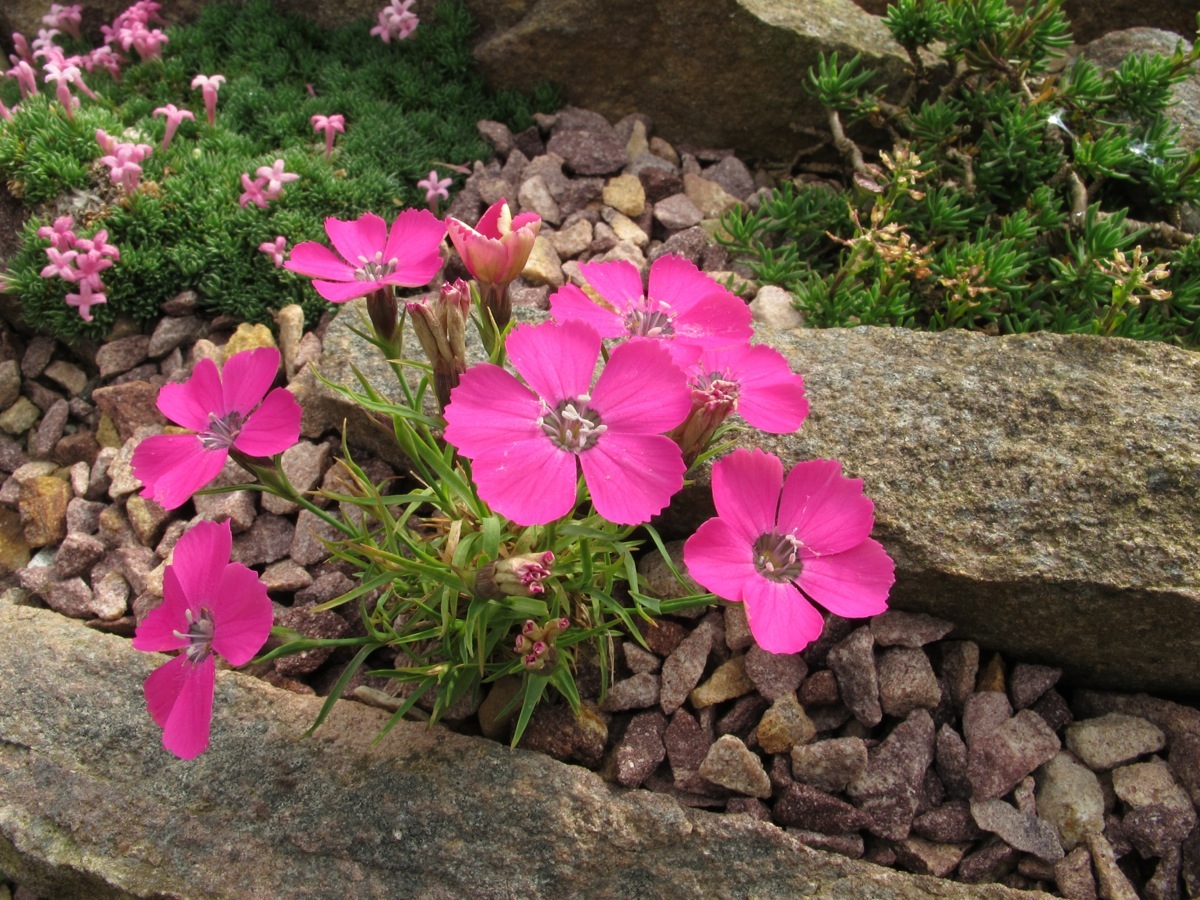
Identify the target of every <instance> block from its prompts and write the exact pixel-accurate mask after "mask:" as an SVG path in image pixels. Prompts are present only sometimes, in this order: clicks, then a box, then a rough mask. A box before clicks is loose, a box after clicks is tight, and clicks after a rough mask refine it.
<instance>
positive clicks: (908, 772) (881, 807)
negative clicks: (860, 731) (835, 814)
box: [847, 709, 934, 840]
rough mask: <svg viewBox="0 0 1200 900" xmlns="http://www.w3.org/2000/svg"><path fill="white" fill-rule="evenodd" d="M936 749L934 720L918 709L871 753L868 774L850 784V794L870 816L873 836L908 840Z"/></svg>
mask: <svg viewBox="0 0 1200 900" xmlns="http://www.w3.org/2000/svg"><path fill="white" fill-rule="evenodd" d="M933 746H934V725H933V719H932V718H930V715H929V713H928V712H927V711H925V710H923V709H919V710H917V711H916V712H914V713H912V714H911V715H910V716H909V717H908V718H907V719H905V720H904V721H903V722H901V723H900V724H899V725H897V726H896V727H895V728H894V729H892V733H891V734H889V735H888V736H887V738H885V739H884V741H883V742H882V743H881V744H880V745H879V746H878V747H875V748H873V749H872V750H871V751H870V753H869V759H868V762H867V768H866V771H865V772H864V773H863V774H862V776H860V777H859V778H856V779H855V780H854V781H853V782H851V784H850V786H849V789H848V791H847V793H848V794H849V795H850V798H851V799H852V800H854V802H855V804H856V805H857V806H858V807H859V809H862V810H865V811H866V812H867V813H869V814H870V816H871V819H872V824H871V826H870V828H871V833H872V834H875V835H878V836H879V837H883V838H890V839H892V840H900V839H903V838H906V837H908V833H909V830H910V829H911V827H912V821H913V818H914V816H915V815H916V811H917V804H918V802H919V799H920V792H921V784H922V782H923V781H924V779H925V771H926V770H927V769H928V768H929V765H930V763H932V762H933Z"/></svg>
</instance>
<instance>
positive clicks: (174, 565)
mask: <svg viewBox="0 0 1200 900" xmlns="http://www.w3.org/2000/svg"><path fill="white" fill-rule="evenodd" d="M232 549H233V534H232V531H231V529H230V526H229V522H227V521H226V522H222V523H220V524H217V523H216V522H197V523H196V524H195V525H193V526H192V527H191V528H189V529H188V530H187V532H185V533H184V535H183V537H181V538H180V539H179V542H178V543H177V544H176V545H175V552H174V554H173V555H172V557H171V565H169V566H168V567H167V570H168V571H170V572H173V573H174V575H175V577H176V578H177V579H178V583H179V588H180V590H182V591H183V595H184V596H185V597H186V598H187V602H188V606H189V607H190V608H191V610H192V612H193V613H199V612H200V610H201V609H202V608H203V607H209V608H210V609H211V607H212V604H213V602H214V598H216V597H218V596H219V594H220V590H221V578H222V576H223V575H224V573H225V567H226V566H228V565H229V554H230V551H231V550H232ZM217 602H219V601H217Z"/></svg>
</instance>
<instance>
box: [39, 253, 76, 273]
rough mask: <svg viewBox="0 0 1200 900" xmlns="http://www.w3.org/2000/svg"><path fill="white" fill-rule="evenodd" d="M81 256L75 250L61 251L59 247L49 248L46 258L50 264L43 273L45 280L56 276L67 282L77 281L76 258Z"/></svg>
mask: <svg viewBox="0 0 1200 900" xmlns="http://www.w3.org/2000/svg"><path fill="white" fill-rule="evenodd" d="M78 255H79V254H78V253H76V252H75V251H74V250H59V249H58V248H57V247H47V248H46V256H47V257H48V258H49V260H50V264H49V265H48V266H46V267H45V268H44V269H42V271H41V275H42V277H43V278H53V277H55V276H57V277H59V278H64V279H66V280H67V281H74V280H75V257H76V256H78Z"/></svg>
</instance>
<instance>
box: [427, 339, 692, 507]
mask: <svg viewBox="0 0 1200 900" xmlns="http://www.w3.org/2000/svg"><path fill="white" fill-rule="evenodd" d="M600 344H601V339H600V335H599V334H597V333H596V331H595V329H593V328H591V327H590V326H588V325H586V324H583V323H581V322H566V323H561V324H560V323H557V322H545V323H543V324H541V325H522V326H519V327H518V328H516V329H515V330H514V331H513V332H512V334H511V335H510V336H509V338H508V341H507V350H508V356H509V359H510V360H511V361H512V365H513V368H514V369H516V370H517V372H518V373H519V374H520V375H521V377H522V378H523V379H524V382H525V383H524V384H522V383H521V382H520V381H518V380H517V379H516V378H515V377H513V375H512V374H510V373H509V372H508V371H506V370H505V369H503V368H501V367H500V366H496V365H492V364H490V363H483V364H480V365H476V366H472V367H471V368H469V369H467V371H466V372H464V373H463V374H462V376H461V379H460V381H459V384H458V387H456V388H455V389H454V390H453V391H451V392H450V404H449V405H448V406H447V407H446V412H445V415H446V432H445V434H446V440H447V441H448V442H449V443H451V444H453V445H454V446H455V447H457V448H458V450H459V452H460V453H462V455H463V456H466V457H468V458H469V459H471V460H472V461H473V463H474V465H473V466H472V472H473V475H474V478H475V483H476V485H477V486H478V488H479V496H480V497H482V498H483V499H484V500H485V501H486V502H487V503H488V504H490V505H491V507H492V508H493V509H494V510H496V511H497V512H499V513H501V514H502V515H505V516H507V517H508V518H509V519H511V520H512V521H514V522H516V523H517V524H519V525H537V524H542V523H545V522H551V521H553V520H555V519H558V518H561V517H562V516H565V515H567V514H569V513H570V512H571V510H572V509H574V507H575V497H576V481H577V470H578V469H579V468H582V469H583V477H584V481H585V482H586V483H587V486H588V490H589V492H590V493H591V498H592V505H593V506H594V507H595V509H596V512H597V513H599V514H600V515H601V516H603V517H604V518H606V519H608V520H609V521H611V522H616V523H619V524H623V525H635V524H639V523H642V522H646V521H649V519H650V517H651V516H653V515H655V514H656V513H658V512H660V511H661V510H662V509H663V507H665V506H666V505H667V503H668V502H670V499H671V496H672V495H673V494H674V493H675V492H676V491H678V490H679V488H680V487H682V485H683V472H684V465H683V459H682V458H681V456H680V454H679V447H678V446H676V445H675V443H674V442H673V441H671V440H670V439H669V438H667V437H665V436H664V435H663V432H665V431H669V430H670V429H672V428H674V427H675V426H676V425H678V424H679V423H680V422H681V421H682V420H683V417H684V416H685V415H686V414H687V411H688V408H689V406H690V401H689V399H688V390H687V386H686V385H685V383H684V379H683V373H682V372H681V371H680V370H679V368H678V367H677V366H676V365H675V364H674V363H672V362H671V358H670V354H669V353H667V352H666V351H665V350H664V349H663V348H661V347H659V346H657V345H656V344H654V343H652V342H650V341H638V342H635V343H630V344H625V345H622V346H620V347H617V348H616V349H615V350H614V351H613V353H612V356H611V357H610V358H609V361H608V363H607V365H605V367H604V371H603V372H602V373H601V375H600V377H599V379H598V380H597V381H596V384H595V387H594V388H593V387H592V373H593V371H594V369H595V366H596V360H597V358H598V356H599V355H600Z"/></svg>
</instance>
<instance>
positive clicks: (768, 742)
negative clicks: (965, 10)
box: [758, 694, 817, 753]
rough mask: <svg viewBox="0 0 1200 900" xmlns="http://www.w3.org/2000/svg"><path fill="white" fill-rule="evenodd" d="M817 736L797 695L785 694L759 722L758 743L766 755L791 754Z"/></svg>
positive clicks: (815, 729)
mask: <svg viewBox="0 0 1200 900" xmlns="http://www.w3.org/2000/svg"><path fill="white" fill-rule="evenodd" d="M816 734H817V728H816V726H815V725H813V722H812V719H810V718H809V717H808V716H807V715H805V713H804V707H802V706H801V705H800V702H799V701H798V700H797V699H796V695H795V694H785V695H784V696H782V697H780V698H779V699H778V700H776V701H775V702H774V703H772V704H771V707H770V708H769V709H768V710H767V711H766V712H765V713H763V717H762V718H761V719H760V720H759V722H758V743H759V745H760V746H761V747H762V748H763V750H764V752H766V753H790V752H791V751H792V748H793V747H796V746H797V745H801V744H807V743H808V742H809V741H811V740H812V739H813V738H814V737H816Z"/></svg>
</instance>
